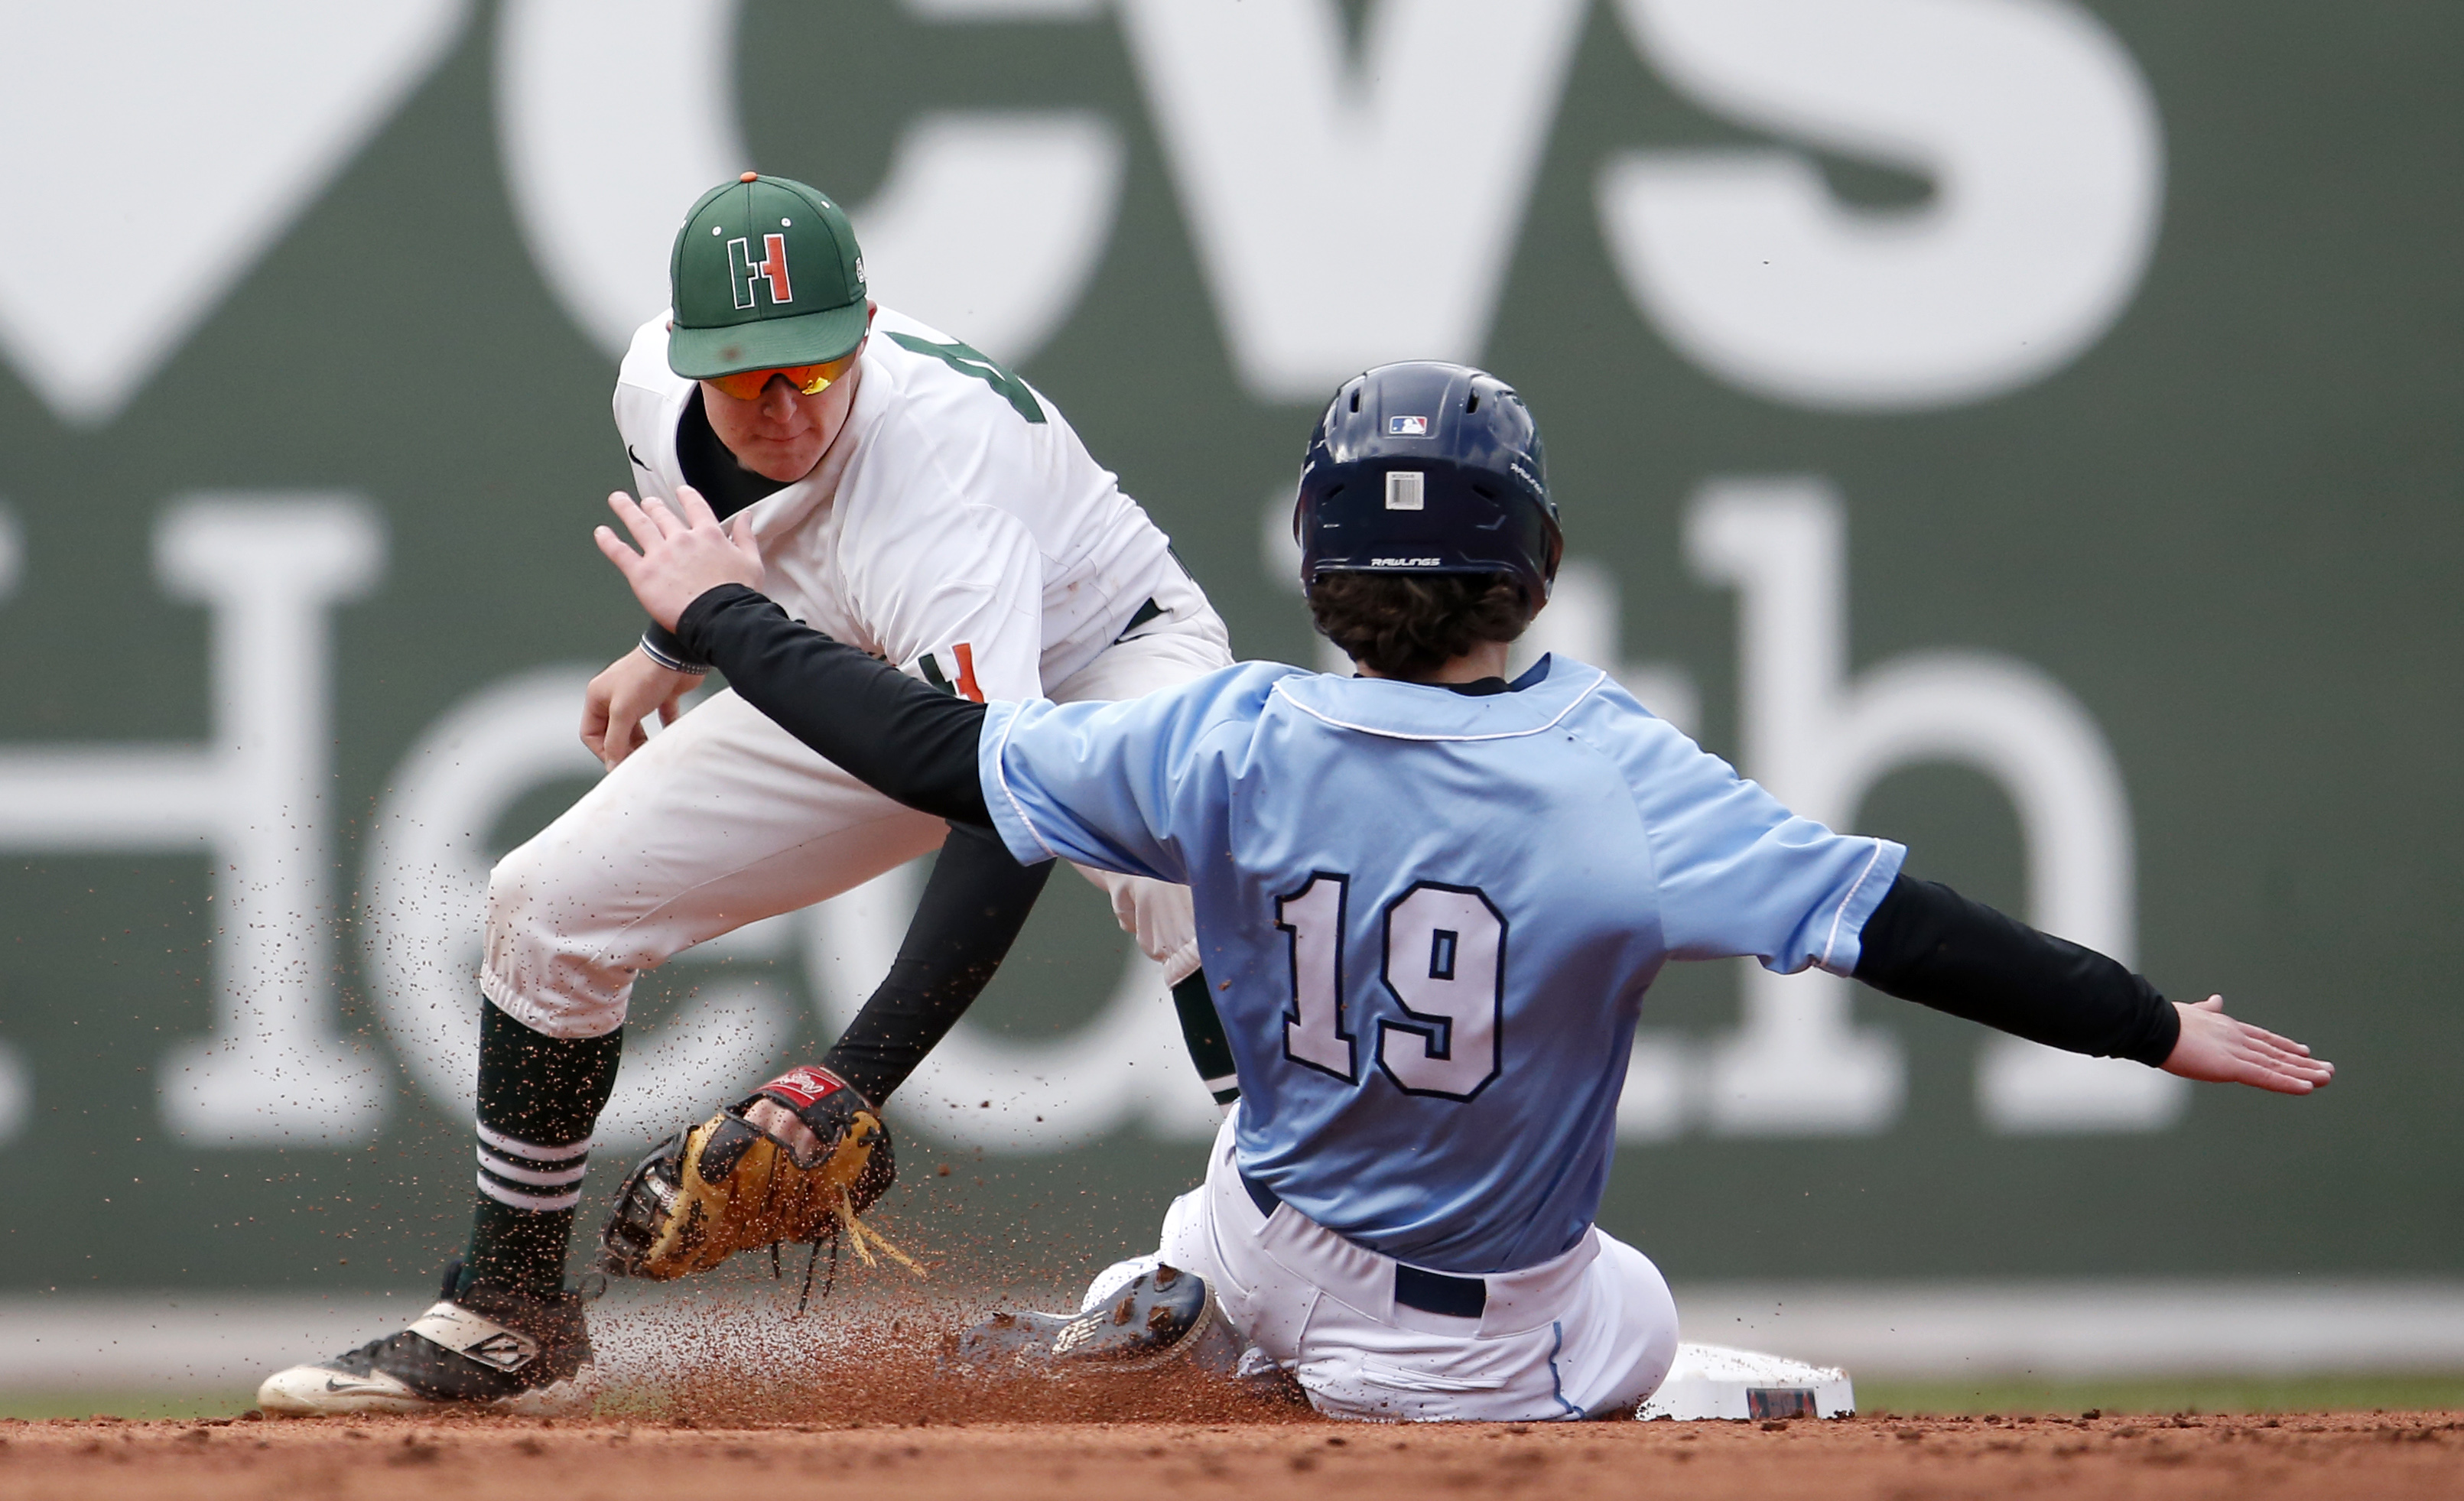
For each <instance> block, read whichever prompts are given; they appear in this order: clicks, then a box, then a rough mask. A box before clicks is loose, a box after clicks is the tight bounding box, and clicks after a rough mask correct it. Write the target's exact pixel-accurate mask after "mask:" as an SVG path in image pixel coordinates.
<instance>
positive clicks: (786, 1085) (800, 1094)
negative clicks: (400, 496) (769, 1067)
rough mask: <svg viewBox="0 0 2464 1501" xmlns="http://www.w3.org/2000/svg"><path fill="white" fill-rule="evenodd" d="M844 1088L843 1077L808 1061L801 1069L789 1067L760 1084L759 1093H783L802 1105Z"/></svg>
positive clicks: (845, 1083)
mask: <svg viewBox="0 0 2464 1501" xmlns="http://www.w3.org/2000/svg"><path fill="white" fill-rule="evenodd" d="M846 1088H847V1081H846V1080H845V1079H842V1078H840V1077H839V1076H838V1075H837V1074H835V1073H832V1072H831V1071H829V1070H827V1069H823V1068H817V1067H815V1066H814V1065H812V1064H809V1063H808V1064H806V1065H804V1066H803V1068H801V1069H790V1070H788V1071H786V1072H784V1073H782V1074H781V1075H779V1076H778V1077H777V1078H775V1079H772V1080H771V1081H770V1082H769V1083H767V1084H765V1085H763V1086H761V1090H760V1093H764V1094H783V1095H785V1096H786V1097H787V1098H789V1099H791V1100H794V1101H795V1102H796V1104H797V1105H798V1106H799V1107H802V1106H805V1105H810V1104H812V1103H814V1102H815V1101H817V1100H819V1099H821V1098H822V1097H823V1096H824V1095H825V1094H835V1093H838V1092H839V1091H841V1090H843V1089H846Z"/></svg>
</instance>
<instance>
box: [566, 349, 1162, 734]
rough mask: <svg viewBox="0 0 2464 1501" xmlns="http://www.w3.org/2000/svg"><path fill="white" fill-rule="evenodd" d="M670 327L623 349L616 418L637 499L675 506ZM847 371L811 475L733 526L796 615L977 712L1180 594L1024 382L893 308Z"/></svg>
mask: <svg viewBox="0 0 2464 1501" xmlns="http://www.w3.org/2000/svg"><path fill="white" fill-rule="evenodd" d="M668 317H669V315H668V314H666V313H664V312H662V313H661V314H660V315H659V316H658V317H656V318H653V319H651V320H649V322H647V323H644V324H643V325H642V326H641V328H640V329H639V330H638V331H636V332H635V334H634V335H633V344H632V347H631V348H630V349H629V350H627V352H626V355H625V364H624V368H623V370H622V371H621V372H620V373H619V375H618V376H617V382H616V398H615V407H616V427H617V430H618V431H619V432H620V433H621V434H622V435H623V437H624V440H625V445H626V453H627V456H628V457H629V458H630V459H631V460H632V462H633V467H634V475H635V478H636V480H637V481H638V482H639V484H640V486H641V489H642V492H643V494H644V495H645V496H646V497H647V496H657V497H661V498H663V499H666V500H668V501H670V502H671V503H672V502H673V501H674V500H675V498H676V492H677V489H678V487H679V486H681V485H683V484H684V483H685V477H684V472H683V467H682V464H681V462H680V461H679V459H678V456H677V452H676V429H677V424H678V422H679V420H680V419H681V418H682V416H683V415H684V410H685V404H686V402H687V401H688V400H689V399H690V398H691V397H692V395H693V388H694V383H693V382H692V381H689V380H687V379H685V378H684V377H682V376H680V375H677V374H675V373H674V372H673V371H671V370H670V369H669V368H668V332H667V329H668ZM859 366H860V374H859V376H858V377H857V379H858V380H859V383H860V384H859V385H858V386H857V387H856V396H855V402H854V405H853V406H852V408H850V409H849V411H848V414H847V426H846V428H845V429H844V430H842V431H841V432H840V433H839V435H838V438H837V440H836V441H835V442H833V443H832V444H831V445H830V448H829V450H828V452H827V453H825V454H824V455H823V456H822V461H821V463H820V464H818V465H817V466H815V468H814V470H813V473H811V474H810V475H805V476H804V477H803V479H801V480H798V481H797V482H796V483H794V484H792V485H789V486H787V487H786V488H784V489H782V490H780V491H778V492H776V493H774V494H772V495H769V496H766V497H763V498H761V499H760V500H759V501H757V502H755V503H754V504H753V505H751V506H749V507H747V508H746V510H745V513H744V514H745V515H748V516H750V517H751V518H752V519H753V531H754V535H755V537H756V538H758V539H759V542H760V546H761V557H762V562H763V563H764V565H765V567H766V568H767V570H768V576H767V578H766V579H765V580H764V582H763V584H762V588H763V590H764V592H766V593H768V594H769V595H770V596H771V598H773V599H775V600H777V601H778V602H779V603H780V604H781V606H782V607H785V608H786V610H787V612H788V613H789V614H791V615H794V616H796V617H797V618H798V619H801V620H803V621H804V622H805V623H807V624H809V625H811V626H814V627H816V628H818V629H822V630H825V631H827V632H828V633H829V634H831V635H833V636H835V637H837V638H838V639H840V640H842V641H846V642H849V643H852V644H853V645H855V646H858V647H861V648H863V649H864V650H865V651H869V652H871V653H872V654H874V655H876V656H879V657H881V658H883V659H884V660H886V661H889V662H891V663H893V664H895V665H896V666H898V667H899V668H900V669H901V670H903V671H906V672H909V673H915V674H918V675H922V676H926V677H929V678H932V679H934V680H936V681H940V682H945V683H947V684H949V685H950V686H951V687H953V688H955V689H957V691H958V692H960V693H963V694H965V695H967V696H968V697H970V698H977V699H984V698H1008V699H1024V698H1038V697H1043V696H1045V695H1046V694H1048V693H1049V692H1050V691H1051V690H1052V689H1053V688H1054V687H1056V686H1057V685H1059V684H1060V683H1061V682H1062V681H1064V680H1065V679H1067V678H1068V677H1069V676H1070V675H1071V674H1072V673H1076V672H1078V671H1079V670H1080V669H1081V668H1084V667H1085V666H1087V665H1088V664H1089V662H1091V661H1093V660H1094V658H1095V655H1096V653H1098V652H1100V651H1103V650H1104V648H1105V647H1107V646H1109V645H1111V642H1112V641H1113V640H1114V639H1115V638H1116V637H1118V636H1119V635H1120V633H1121V631H1122V630H1123V629H1124V628H1125V627H1127V626H1128V624H1129V622H1130V617H1131V616H1132V615H1133V614H1134V613H1135V612H1136V611H1137V610H1138V608H1139V607H1141V606H1142V605H1144V604H1145V603H1146V602H1147V600H1148V599H1149V598H1151V597H1153V596H1154V595H1155V594H1156V593H1157V592H1158V591H1160V590H1162V589H1164V588H1165V587H1166V586H1167V584H1168V583H1177V582H1178V580H1179V565H1178V564H1177V563H1175V562H1174V561H1173V559H1172V556H1171V550H1170V543H1169V541H1167V540H1166V539H1165V537H1164V535H1163V533H1162V532H1160V531H1158V530H1156V528H1155V523H1154V522H1153V521H1151V520H1149V519H1147V515H1146V513H1145V512H1144V511H1143V510H1141V509H1140V508H1139V507H1138V505H1137V503H1136V502H1135V501H1133V500H1132V499H1131V498H1130V497H1127V496H1125V495H1123V494H1122V493H1121V489H1120V485H1119V483H1118V482H1117V480H1116V479H1115V477H1114V475H1112V474H1111V471H1109V470H1107V469H1105V468H1104V467H1103V466H1102V465H1100V464H1098V463H1096V462H1095V460H1094V459H1093V457H1091V456H1090V455H1089V453H1088V452H1087V448H1086V445H1085V444H1083V443H1081V442H1079V440H1078V434H1077V433H1075V432H1074V431H1072V430H1070V428H1069V424H1068V423H1067V421H1066V420H1064V419H1063V417H1062V415H1061V413H1060V411H1059V410H1058V409H1057V408H1055V407H1054V406H1053V405H1052V403H1051V402H1049V401H1047V400H1045V397H1044V396H1043V395H1042V393H1040V392H1038V391H1036V390H1035V389H1034V388H1033V387H1031V386H1028V385H1027V384H1026V383H1025V382H1024V381H1022V380H1020V379H1019V378H1018V377H1017V376H1015V375H1013V374H1011V373H1010V372H1009V371H1008V370H1007V369H1005V368H1003V367H1002V366H1001V365H999V364H994V363H993V362H992V361H990V360H988V359H986V358H985V357H984V356H982V355H980V354H979V353H977V352H976V351H975V350H974V349H971V348H969V347H968V346H967V345H965V344H963V343H960V342H957V340H954V339H952V338H951V337H950V336H949V335H947V334H944V333H941V332H940V331H939V330H937V329H935V328H931V327H928V326H926V325H925V324H922V323H919V322H917V321H915V320H913V319H911V318H906V317H902V316H901V315H899V314H897V313H894V312H892V311H891V310H890V309H889V308H886V307H885V308H881V309H879V311H878V312H877V313H876V314H875V316H874V319H873V324H872V334H871V337H870V339H869V342H867V343H866V345H865V348H864V356H863V358H862V360H861V361H860V362H859Z"/></svg>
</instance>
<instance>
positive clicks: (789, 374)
mask: <svg viewBox="0 0 2464 1501" xmlns="http://www.w3.org/2000/svg"><path fill="white" fill-rule="evenodd" d="M854 365H855V355H854V354H852V353H849V354H847V355H844V356H842V357H840V358H839V359H836V360H832V361H831V362H830V363H829V364H782V365H780V366H778V367H777V368H775V369H768V370H745V371H741V372H739V373H737V374H735V375H714V376H711V377H709V381H710V384H711V385H713V386H717V387H718V388H719V389H720V390H721V391H724V392H725V393H727V394H728V395H730V396H733V397H735V398H736V399H737V401H759V400H760V399H761V391H762V388H763V387H764V386H768V385H769V384H770V377H772V376H774V375H783V376H785V377H786V378H787V384H788V385H790V386H794V387H795V388H796V389H797V390H798V391H799V392H801V393H803V395H806V396H818V395H820V394H821V393H822V392H824V391H825V390H827V389H829V386H830V383H831V382H832V381H836V380H841V379H843V378H845V377H846V375H847V371H848V370H849V369H851V368H853V367H854Z"/></svg>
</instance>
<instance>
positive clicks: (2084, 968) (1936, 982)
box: [1856, 875, 2182, 1068]
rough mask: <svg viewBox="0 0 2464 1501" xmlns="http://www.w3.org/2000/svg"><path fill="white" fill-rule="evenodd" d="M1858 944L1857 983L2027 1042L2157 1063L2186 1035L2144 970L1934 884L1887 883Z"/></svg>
mask: <svg viewBox="0 0 2464 1501" xmlns="http://www.w3.org/2000/svg"><path fill="white" fill-rule="evenodd" d="M1860 941H1861V943H1862V947H1863V951H1862V952H1861V953H1860V954H1859V956H1858V959H1857V971H1856V973H1857V978H1858V979H1859V980H1861V981H1863V982H1865V983H1867V984H1869V985H1872V986H1873V987H1874V988H1875V989H1877V990H1880V991H1881V992H1882V993H1883V994H1885V995H1893V996H1897V997H1899V998H1900V999H1901V1000H1903V1001H1914V1002H1916V1003H1918V1004H1921V1005H1929V1006H1932V1007H1933V1008H1934V1009H1935V1010H1937V1011H1947V1012H1949V1013H1950V1014H1951V1015H1953V1016H1960V1017H1966V1018H1967V1019H1968V1020H1969V1021H1971V1022H1982V1023H1984V1024H1985V1025H1986V1026H1993V1027H1999V1028H2000V1029H2002V1030H2003V1031H2006V1032H2010V1033H2013V1035H2015V1036H2019V1037H2025V1038H2027V1039H2028V1040H2029V1041H2031V1042H2038V1043H2045V1044H2048V1045H2050V1046H2052V1047H2055V1048H2063V1049H2065V1050H2067V1051H2070V1052H2081V1053H2093V1054H2096V1055H2098V1056H2100V1057H2106V1058H2132V1059H2136V1060H2137V1061H2139V1062H2141V1063H2144V1064H2146V1065H2147V1066H2148V1067H2149V1068H2162V1067H2163V1066H2164V1063H2165V1060H2166V1059H2167V1058H2168V1057H2170V1056H2171V1055H2172V1052H2173V1044H2174V1043H2175V1042H2176V1041H2177V1040H2179V1038H2180V1037H2181V1035H2182V1018H2181V1016H2180V1014H2179V1013H2177V1012H2176V1011H2175V1010H2174V1009H2173V1007H2172V1004H2171V1003H2169V1002H2167V1000H2166V999H2165V998H2164V997H2163V996H2161V995H2159V994H2157V992H2156V987H2155V986H2154V985H2151V984H2149V983H2148V982H2147V981H2146V980H2145V978H2144V977H2142V976H2139V975H2134V974H2132V973H2131V972H2130V971H2129V970H2127V969H2124V968H2123V966H2122V965H2121V964H2120V963H2119V962H2117V961H2115V960H2110V959H2107V958H2105V957H2104V956H2103V955H2101V954H2100V953H2098V952H2097V951H2096V950H2094V949H2091V948H2082V947H2080V946H2079V944H2076V943H2072V942H2070V941H2068V940H2066V939H2063V938H2055V937H2054V936H2053V935H2051V934H2049V933H2039V932H2037V931H2036V930H2035V929H2034V928H2032V927H2030V926H2028V925H2027V924H2026V923H2024V922H2021V921H2019V920H2018V919H2017V918H2015V917H2010V916H2004V915H2003V914H2001V913H1999V912H1996V911H1994V910H1993V909H1992V908H1991V907H1988V906H1986V905H1985V904H1984V903H1983V902H1979V901H1970V900H1969V899H1968V898H1967V897H1965V896H1962V895H1961V894H1958V893H1957V892H1955V891H1952V890H1951V889H1950V888H1949V887H1947V886H1944V885H1942V884H1940V883H1938V882H1934V881H1919V880H1911V879H1910V878H1909V877H1907V876H1906V875H1902V876H1900V877H1899V879H1897V880H1895V881H1893V882H1892V883H1891V889H1890V891H1889V892H1888V893H1887V894H1884V896H1883V897H1882V904H1881V906H1880V907H1877V908H1875V909H1874V915H1873V916H1871V917H1869V918H1867V919H1866V920H1865V931H1864V935H1863V937H1862V938H1861V940H1860Z"/></svg>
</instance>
